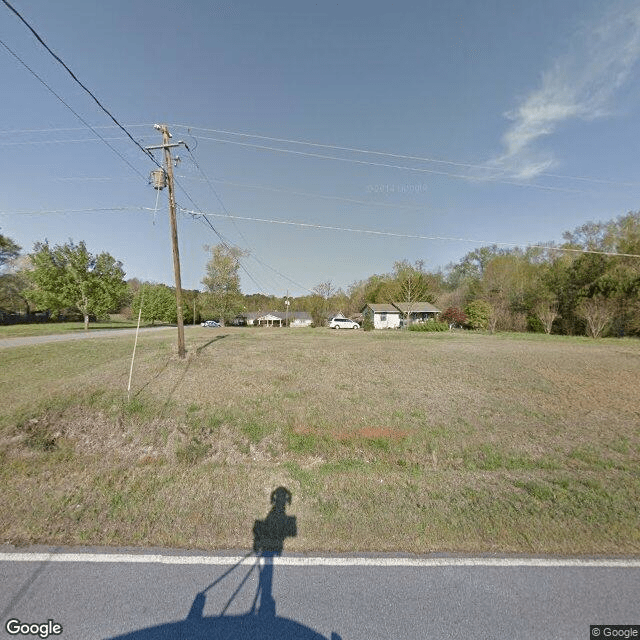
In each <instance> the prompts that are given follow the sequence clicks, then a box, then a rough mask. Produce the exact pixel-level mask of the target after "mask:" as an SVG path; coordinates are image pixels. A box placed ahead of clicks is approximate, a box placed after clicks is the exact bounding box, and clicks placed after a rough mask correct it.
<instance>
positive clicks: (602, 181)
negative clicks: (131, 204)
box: [173, 124, 640, 187]
mask: <svg viewBox="0 0 640 640" xmlns="http://www.w3.org/2000/svg"><path fill="white" fill-rule="evenodd" d="M173 126H175V127H182V128H185V129H188V130H192V129H193V130H196V131H207V132H212V133H222V134H225V135H232V136H239V137H244V138H255V139H258V140H270V141H272V142H282V143H286V144H298V145H303V146H309V147H316V148H319V149H333V150H336V151H348V152H350V153H363V154H370V155H376V156H383V157H388V158H397V159H403V160H417V161H419V162H432V163H436V164H446V165H449V166H454V167H465V168H468V169H476V170H480V171H490V172H493V173H498V174H502V175H505V174H506V172H505V170H504V169H501V168H500V167H496V166H492V165H482V164H473V163H469V162H459V161H453V160H443V159H440V158H428V157H424V156H413V155H407V154H400V153H391V152H388V151H375V150H371V149H360V148H356V147H347V146H341V145H334V144H322V143H318V142H310V141H306V140H293V139H290V138H275V137H272V136H264V135H259V134H254V133H243V132H239V131H228V130H225V129H211V128H204V127H194V126H189V125H179V124H176V125H173ZM540 175H541V176H545V177H549V178H561V179H564V180H579V181H583V182H594V183H598V184H610V185H613V186H622V187H637V186H640V183H637V182H618V181H615V180H606V179H602V178H593V177H589V176H571V175H561V174H556V173H541V174H540ZM466 177H467V179H469V180H483V179H490V178H474V177H473V176H466ZM507 184H512V183H510V182H509V183H507ZM513 184H521V185H522V186H526V185H525V184H524V183H520V182H515V183H513Z"/></svg>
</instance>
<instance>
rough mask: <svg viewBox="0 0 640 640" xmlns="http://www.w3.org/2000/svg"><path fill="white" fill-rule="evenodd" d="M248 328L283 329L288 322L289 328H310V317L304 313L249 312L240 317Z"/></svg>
mask: <svg viewBox="0 0 640 640" xmlns="http://www.w3.org/2000/svg"><path fill="white" fill-rule="evenodd" d="M242 317H243V318H244V320H245V322H246V324H247V325H249V326H255V325H258V326H260V327H274V326H275V327H283V326H285V325H286V323H287V322H289V326H290V327H309V326H311V322H312V320H311V316H310V315H309V314H308V313H307V312H306V311H289V313H286V312H284V311H269V312H258V313H256V312H250V313H245V314H243V316H242Z"/></svg>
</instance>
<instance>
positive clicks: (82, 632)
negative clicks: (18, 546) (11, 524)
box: [0, 547, 640, 640]
mask: <svg viewBox="0 0 640 640" xmlns="http://www.w3.org/2000/svg"><path fill="white" fill-rule="evenodd" d="M17 551H19V552H20V553H16V552H17ZM39 551H40V554H35V553H34V552H33V551H32V550H26V551H25V550H15V549H10V548H7V547H4V548H0V576H1V577H2V588H1V589H0V611H1V612H2V617H1V624H2V631H1V632H0V633H2V634H4V635H3V636H1V637H14V638H16V637H17V638H20V637H29V636H20V635H13V636H12V635H10V634H9V633H8V632H7V630H6V624H7V621H8V620H10V619H14V620H19V621H20V623H21V624H25V623H46V622H47V621H48V620H52V622H51V623H50V626H49V630H48V633H50V631H51V629H53V628H54V625H56V624H58V625H61V627H62V633H61V634H60V635H53V634H50V635H49V636H48V637H50V638H55V637H61V638H64V639H65V640H67V639H69V640H71V639H74V640H75V639H77V640H92V639H94V638H95V639H98V638H100V639H107V638H109V639H117V640H160V639H170V638H176V639H177V638H184V639H185V640H198V639H200V638H207V639H209V640H211V639H221V638H225V639H226V638H229V639H238V640H243V639H244V638H279V639H284V640H288V639H290V638H291V639H294V640H296V639H297V640H321V639H322V638H324V639H326V640H341V639H342V640H347V639H349V640H372V639H376V638H385V639H398V640H400V639H402V640H405V639H407V640H411V639H418V638H419V639H420V640H425V639H440V638H464V639H475V638H487V639H502V638H505V639H506V638H509V639H514V638H523V639H527V640H535V639H540V640H552V639H561V640H571V639H574V638H575V639H580V640H583V639H587V638H590V637H595V636H591V635H590V629H589V625H591V624H618V625H623V624H624V625H630V624H636V625H638V624H640V604H639V603H640V560H637V559H636V560H631V561H609V560H604V561H593V560H591V561H589V560H586V561H585V560H562V559H550V558H496V557H484V558H464V557H446V556H430V557H411V558H408V557H404V558H391V557H388V556H385V557H374V556H368V557H362V556H359V557H326V556H325V557H313V558H311V557H304V556H293V555H284V556H281V557H275V558H272V557H263V558H260V560H259V561H258V565H261V566H257V564H256V559H255V558H254V557H253V556H251V557H248V558H246V559H245V563H244V564H242V565H237V566H234V565H235V564H236V562H237V560H238V558H236V557H233V554H218V555H200V556H196V555H194V554H189V555H185V552H184V551H182V552H177V551H170V550H163V551H161V552H158V551H152V552H149V551H147V552H141V551H137V552H132V553H128V554H125V553H123V554H122V555H114V552H113V551H109V552H107V553H106V554H105V553H103V552H100V551H99V550H97V551H96V550H88V549H84V550H80V551H76V550H72V549H58V550H42V549H40V550H39ZM43 551H45V553H43ZM3 552H4V553H3ZM11 552H13V554H12V553H11ZM150 553H154V554H156V555H153V556H152V555H148V554H150ZM236 555H237V554H236ZM13 624H14V626H15V625H16V624H18V623H15V622H14V623H13ZM30 637H32V638H33V637H38V636H34V635H32V636H30ZM40 637H45V635H43V634H41V635H40ZM632 637H633V636H632Z"/></svg>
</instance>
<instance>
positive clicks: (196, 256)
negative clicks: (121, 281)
mask: <svg viewBox="0 0 640 640" xmlns="http://www.w3.org/2000/svg"><path fill="white" fill-rule="evenodd" d="M11 4H12V5H13V6H14V7H15V8H16V9H17V10H18V11H19V12H20V13H22V15H23V16H24V18H25V19H26V20H27V21H28V22H29V23H30V24H31V25H32V27H33V28H34V29H35V30H36V31H37V32H38V33H39V34H40V35H41V36H42V38H43V39H44V40H45V41H46V43H47V44H48V45H49V46H50V47H51V49H53V51H55V52H56V53H57V54H58V55H59V56H60V57H61V58H62V59H63V60H64V61H65V62H66V64H67V65H68V66H69V67H70V68H71V69H72V70H73V71H74V73H75V74H76V75H77V77H78V78H79V79H80V80H81V81H82V82H83V83H84V84H85V85H86V86H87V87H89V88H90V89H91V91H93V93H94V94H95V95H96V96H97V98H98V99H99V100H100V101H101V102H102V103H103V104H104V105H105V106H106V107H107V108H108V109H109V111H110V112H111V113H112V114H113V115H114V116H115V117H116V119H117V120H118V121H119V122H120V123H122V124H123V125H124V126H125V127H126V129H127V130H128V131H129V132H130V133H131V134H132V135H133V136H134V138H135V139H136V140H138V141H139V142H140V144H141V145H143V146H148V145H154V144H159V143H160V135H159V134H158V132H157V131H155V130H154V128H153V124H154V123H158V122H161V123H167V124H168V125H169V128H170V130H171V132H172V133H173V137H174V140H175V141H178V140H184V141H185V142H186V143H187V145H188V146H189V149H190V152H188V151H187V150H185V149H180V150H177V151H176V152H175V153H176V154H177V155H179V156H180V159H181V161H180V163H179V165H178V166H177V167H176V169H175V171H176V175H177V177H178V183H179V186H178V192H177V201H178V204H179V205H180V207H181V213H180V215H179V236H180V252H181V260H182V280H183V286H185V287H187V288H201V287H202V285H201V283H200V281H201V279H202V277H203V275H204V267H205V264H206V261H207V257H208V256H207V253H206V251H205V249H204V247H205V245H213V244H216V243H217V242H218V241H219V240H218V237H217V236H216V235H215V234H214V232H213V230H212V229H211V228H210V227H209V226H207V224H206V223H205V222H204V221H203V220H202V219H199V218H198V217H193V216H192V215H190V214H189V213H188V211H197V212H200V213H203V212H204V213H207V214H211V215H210V217H209V220H210V222H211V224H212V225H213V226H214V227H215V228H216V230H217V231H218V232H219V233H220V234H221V235H222V236H223V237H224V238H225V240H226V241H227V242H228V243H229V244H233V245H237V246H240V247H241V248H243V249H244V250H246V251H247V252H249V254H250V255H249V256H248V257H246V258H245V259H244V260H243V270H242V272H241V277H242V287H243V291H244V292H245V293H253V292H257V291H262V292H264V293H270V294H275V295H284V294H285V293H286V292H287V291H289V293H290V294H293V295H300V294H305V293H308V290H309V289H311V288H313V287H314V286H315V285H316V284H318V283H319V282H322V281H327V280H331V281H332V282H333V283H334V284H335V285H336V286H341V287H345V288H346V287H347V286H348V285H349V284H350V283H352V282H354V281H356V280H359V279H364V278H366V277H368V276H369V275H372V274H374V273H385V272H388V271H390V270H391V269H392V267H393V263H394V262H395V261H397V260H401V259H408V260H410V261H414V260H417V259H422V260H424V261H425V263H426V265H427V267H428V268H429V269H433V270H435V269H438V268H440V267H445V266H446V265H447V264H448V263H450V262H454V261H457V260H459V259H460V258H461V257H462V256H463V255H464V254H465V253H467V252H468V251H470V250H472V249H474V248H476V247H478V246H481V245H482V244H488V243H492V242H504V243H517V244H519V245H520V246H526V245H527V244H530V243H538V242H545V241H561V240H562V232H563V231H565V230H571V229H573V228H575V227H576V226H578V225H581V224H583V223H585V222H587V221H589V220H607V219H610V218H613V217H616V216H619V215H623V214H625V213H627V212H628V211H632V210H633V211H635V210H637V209H638V208H639V198H640V176H639V173H638V169H639V168H640V159H639V158H638V153H637V147H638V139H639V134H640V118H639V115H640V82H639V80H640V65H639V64H638V62H639V59H640V6H639V5H638V4H637V3H636V2H607V3H602V2H600V1H592V0H575V1H574V0H563V1H561V2H558V1H557V0H539V1H538V2H535V3H525V2H515V3H514V2H513V1H512V0H511V1H506V0H504V1H503V0H491V1H486V2H471V1H470V0H467V1H462V0H449V1H448V2H430V1H424V2H396V3H393V4H392V3H389V2H376V1H373V2H372V1H368V2H358V1H352V2H331V3H320V2H318V3H311V2H304V1H302V2H301V1H299V0H298V1H296V2H293V1H291V2H286V1H279V0H275V1H273V2H269V3H265V2H233V3H232V2H212V1H210V0H209V1H207V2H204V1H200V0H194V1H191V2H184V3H178V4H176V3H175V2H166V1H164V0H158V1H156V2H153V3H152V2H143V1H142V0H111V1H110V2H102V3H98V2H87V1H86V0H56V2H48V1H46V0H36V1H35V2H25V1H23V0H14V1H13V2H12V3H11ZM0 41H2V43H4V44H3V45H1V46H0V74H1V76H2V80H3V87H4V90H3V96H2V100H1V101H0V116H1V123H0V131H1V134H0V151H1V153H0V170H1V172H2V179H1V181H0V183H1V184H2V188H1V189H0V232H1V233H3V234H5V235H8V236H10V237H11V238H13V239H14V240H16V241H17V242H18V243H19V244H20V245H22V246H23V248H24V249H25V250H31V249H32V247H33V243H34V242H37V241H42V240H44V239H45V238H47V239H48V240H49V241H50V242H51V243H54V244H56V243H60V242H65V241H66V240H68V239H69V238H71V239H73V240H75V241H79V240H85V241H86V243H87V245H88V247H89V249H90V250H92V251H94V252H98V251H102V250H106V251H108V252H109V253H111V254H112V255H113V256H114V257H116V258H117V259H119V260H121V261H122V262H123V263H124V267H125V270H126V272H127V277H138V278H140V279H143V280H151V281H155V282H166V283H168V284H171V283H172V282H173V270H172V261H171V246H170V237H169V230H168V222H167V217H168V216H167V201H166V190H165V191H164V192H162V193H161V194H160V195H159V198H157V197H156V196H157V193H156V192H155V191H154V189H153V188H152V187H151V186H149V185H148V184H147V177H148V174H149V172H150V171H151V170H152V169H153V168H154V165H153V163H152V162H151V161H150V160H149V159H148V158H147V157H146V156H145V155H144V154H143V153H142V151H141V150H140V149H139V148H138V147H136V146H135V144H134V143H133V142H131V141H130V140H128V139H127V138H126V137H125V135H124V133H123V132H122V131H121V130H119V129H118V128H117V127H115V125H114V124H113V122H112V121H111V120H110V119H109V118H108V117H107V116H106V115H105V114H104V113H103V112H102V111H101V110H100V109H99V108H98V106H97V105H96V104H95V102H93V100H92V99H91V98H90V97H89V96H88V95H87V94H86V93H85V92H84V91H83V90H82V89H81V88H80V87H79V86H78V85H77V84H76V83H75V82H74V81H73V80H72V79H71V78H70V76H69V75H68V74H67V73H66V71H64V69H63V68H62V67H61V66H60V65H59V64H58V63H57V62H56V61H55V60H54V59H53V58H52V57H51V56H50V55H49V54H48V53H47V52H46V50H45V49H44V48H43V47H42V46H41V45H40V44H39V43H38V42H37V40H36V39H35V38H34V37H33V36H32V34H31V33H30V32H29V31H28V30H27V29H26V27H25V26H24V25H23V24H22V23H21V22H20V21H19V20H18V19H17V17H16V16H15V15H14V14H12V13H11V12H10V11H9V9H8V8H7V7H6V6H5V5H4V4H1V3H0ZM9 50H10V51H9ZM16 56H17V57H18V58H20V60H21V61H22V62H20V61H19V60H18V59H17V58H16ZM25 65H27V66H28V67H29V68H30V69H31V71H29V69H27V68H26V66H25ZM33 73H35V74H37V76H39V78H40V79H38V78H36V77H35V76H34V75H33ZM43 82H44V83H46V85H48V87H49V88H47V87H45V86H44V84H43ZM52 91H53V92H55V94H57V97H56V95H54V94H53V93H52ZM62 101H64V103H66V105H68V106H65V104H63V102H62ZM69 107H70V108H71V109H73V111H74V112H75V113H73V112H72V111H71V110H70V109H69ZM79 118H82V120H81V119H79ZM83 121H84V122H86V123H89V124H90V125H91V127H93V128H94V129H95V130H96V131H97V132H98V133H99V134H100V136H102V138H104V140H101V139H100V138H99V137H97V135H96V134H95V133H94V132H92V131H91V130H90V129H89V128H88V127H87V126H86V125H85V124H84V123H83ZM241 134H243V135H241ZM107 142H108V144H109V145H110V146H111V147H113V149H112V148H110V146H108V145H107ZM302 142H306V143H314V144H313V145H310V144H300V143H302ZM338 147H341V149H340V148H338ZM114 149H115V151H114ZM116 151H117V153H116ZM294 152H295V153H294ZM367 152H368V153H367ZM372 152H379V153H372ZM157 157H158V159H159V160H160V156H159V155H157ZM194 159H195V162H194ZM156 207H157V211H156V210H155V209H156ZM34 212H37V213H34ZM247 218H252V220H249V219H247ZM265 221H269V222H265ZM283 221H286V222H291V223H295V224H279V223H278V222H283ZM300 225H315V227H314V226H300ZM316 227H333V229H326V228H324V229H323V228H316ZM347 229H351V230H347ZM356 229H357V230H371V231H378V232H385V233H391V234H396V235H382V234H367V233H363V232H362V231H354V230H356ZM403 236H421V237H419V238H415V237H403Z"/></svg>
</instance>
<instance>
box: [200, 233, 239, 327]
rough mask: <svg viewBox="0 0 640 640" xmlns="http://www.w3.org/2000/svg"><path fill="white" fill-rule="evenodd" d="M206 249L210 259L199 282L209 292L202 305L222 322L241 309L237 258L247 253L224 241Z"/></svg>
mask: <svg viewBox="0 0 640 640" xmlns="http://www.w3.org/2000/svg"><path fill="white" fill-rule="evenodd" d="M207 249H208V250H210V251H211V259H210V260H209V262H207V267H206V269H207V273H206V275H205V277H204V278H203V279H202V284H204V286H205V287H206V289H207V292H208V293H209V296H208V300H207V302H206V303H205V308H206V311H207V312H210V313H211V314H212V315H213V316H214V317H215V318H216V319H217V320H218V321H219V322H220V324H221V325H223V326H224V325H225V323H227V322H231V321H232V320H233V319H234V318H235V317H236V316H237V315H238V314H239V313H241V312H242V310H243V307H244V303H243V298H242V293H241V292H240V275H239V273H238V272H239V270H240V259H241V258H242V257H244V256H246V255H247V253H246V252H245V251H242V249H239V248H238V247H229V246H228V245H226V244H217V245H216V246H215V247H207Z"/></svg>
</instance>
